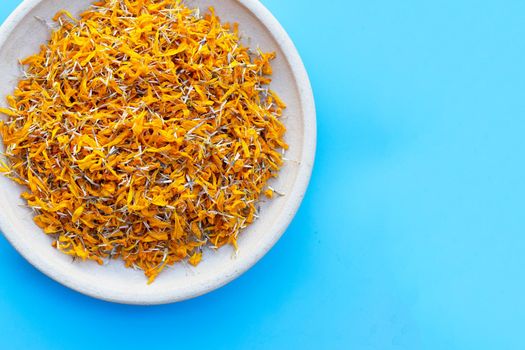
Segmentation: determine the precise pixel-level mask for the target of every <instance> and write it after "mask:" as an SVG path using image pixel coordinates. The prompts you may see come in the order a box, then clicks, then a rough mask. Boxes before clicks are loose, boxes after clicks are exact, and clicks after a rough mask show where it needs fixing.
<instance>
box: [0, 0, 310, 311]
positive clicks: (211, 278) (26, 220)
mask: <svg viewBox="0 0 525 350" xmlns="http://www.w3.org/2000/svg"><path fill="white" fill-rule="evenodd" d="M90 3H91V2H90V1H88V0H26V1H25V2H24V3H23V4H22V5H21V7H20V8H19V9H18V10H17V12H16V13H15V14H14V15H13V16H11V18H10V19H9V20H8V21H7V22H6V23H5V24H4V26H3V28H2V30H1V31H0V76H2V77H3V84H0V104H1V105H3V106H4V105H5V102H4V101H5V97H6V95H8V94H10V93H11V92H12V91H13V89H14V87H15V85H16V84H17V81H18V79H19V78H20V77H21V67H20V66H19V64H18V60H19V59H22V58H24V57H26V56H28V55H31V54H34V53H36V52H38V50H39V46H40V45H42V44H44V43H45V42H46V40H48V38H49V36H50V29H49V28H48V27H47V26H46V25H45V23H44V21H42V20H45V21H48V22H50V23H51V22H52V21H51V18H52V17H53V15H54V14H55V13H56V12H57V11H58V10H60V9H67V10H69V11H70V12H71V13H73V14H78V13H80V12H82V11H83V10H85V9H86V8H88V6H89V5H90ZM186 3H187V4H188V5H189V6H192V7H199V8H200V9H201V11H206V9H207V8H208V7H209V6H213V7H214V8H215V10H216V12H217V13H218V15H219V16H220V17H221V19H222V20H223V21H229V22H238V23H239V26H240V31H241V33H242V35H243V38H244V40H245V41H246V43H247V44H249V45H250V46H252V47H257V46H259V47H260V48H261V49H262V50H263V51H275V52H276V53H277V59H276V60H275V61H274V62H273V67H274V78H273V79H274V80H273V83H272V86H271V88H272V89H273V90H275V91H276V92H277V93H278V94H279V95H280V96H281V97H282V99H283V100H284V101H285V102H286V103H287V105H288V108H287V109H286V110H285V115H284V123H285V124H286V126H287V128H288V132H287V135H286V139H287V142H288V143H289V145H290V149H289V151H287V154H286V158H287V159H288V161H287V162H286V164H285V166H284V167H283V169H282V171H281V172H280V175H279V177H278V178H277V179H275V180H274V181H273V183H272V186H273V187H274V188H276V189H277V190H278V191H280V192H283V193H284V194H285V195H284V196H282V197H277V198H275V199H274V200H272V201H265V200H264V199H263V200H262V202H261V214H260V218H259V219H258V220H257V221H256V222H255V223H254V224H253V225H251V226H250V227H249V228H248V229H246V230H244V231H243V232H242V233H241V235H240V239H239V250H238V252H234V250H233V249H232V248H231V247H223V248H221V249H219V250H217V251H211V250H210V251H207V252H206V253H205V254H204V257H203V261H202V263H201V264H200V265H199V266H198V267H196V268H194V267H190V266H189V265H187V264H184V263H181V264H176V265H174V266H172V267H170V268H167V269H165V270H164V271H163V273H161V274H160V276H159V277H158V278H157V280H156V281H155V283H153V284H151V285H147V284H146V278H145V277H144V276H143V273H142V271H135V270H132V269H126V268H124V266H123V264H122V263H121V262H120V261H111V262H110V263H109V264H107V265H105V266H99V265H97V264H95V263H92V262H73V261H72V259H71V258H70V257H68V256H66V255H64V254H62V253H60V252H59V251H57V250H55V249H54V248H52V247H51V241H52V240H51V238H50V237H48V236H46V235H45V234H44V233H43V232H42V231H41V230H40V229H39V228H38V227H37V226H36V225H35V224H34V223H33V221H32V216H33V214H32V212H31V210H29V209H28V208H26V207H25V206H24V201H23V200H22V199H21V198H20V193H21V192H22V191H23V188H21V187H20V186H17V185H15V184H14V183H13V182H11V181H10V180H8V179H6V178H4V177H1V176H0V198H1V200H0V227H1V230H2V231H3V232H4V234H5V235H6V237H7V238H8V239H9V241H10V242H11V243H12V244H13V245H14V246H15V248H16V249H17V250H18V251H19V252H20V253H21V254H22V255H23V256H24V257H25V258H26V259H27V260H29V261H30V262H31V263H32V264H33V265H35V266H36V267H37V268H38V269H40V270H41V271H42V272H44V273H46V274H47V275H49V276H50V277H52V278H54V279H56V280H57V281H59V282H61V283H63V284H65V285H67V286H69V287H71V288H73V289H76V290H78V291H80V292H83V293H85V294H88V295H91V296H94V297H98V298H101V299H105V300H110V301H116V302H124V303H135V304H154V303H165V302H172V301H178V300H182V299H186V298H189V297H193V296H197V295H200V294H203V293H206V292H208V291H210V290H213V289H215V288H217V287H219V286H221V285H223V284H225V283H227V282H229V281H230V280H232V279H233V278H235V277H236V276H238V275H239V274H241V273H242V272H244V271H245V270H246V269H248V268H249V267H250V266H252V265H253V264H254V263H255V262H256V261H257V260H258V259H260V258H261V257H262V256H263V255H264V254H265V253H266V252H267V251H268V250H269V249H270V248H271V247H272V246H273V244H274V243H275V242H276V241H277V240H278V239H279V237H280V236H281V234H282V233H283V232H284V230H285V229H286V227H287V225H288V224H289V222H290V221H291V219H292V217H293V215H294V214H295V212H296V210H297V208H298V206H299V203H300V201H301V199H302V196H303V195H304V191H305V189H306V185H307V182H308V178H309V174H310V170H311V167H312V159H313V151H314V145H315V131H314V130H315V124H312V120H313V119H312V118H314V117H313V116H312V114H313V107H312V108H310V109H309V110H305V107H304V106H305V105H307V106H310V107H311V106H313V102H311V103H310V105H309V104H308V102H309V99H311V90H310V86H309V84H308V79H307V77H306V74H303V73H304V72H303V70H304V68H303V67H302V63H301V61H300V59H299V57H298V56H297V53H296V51H295V49H294V47H293V44H292V43H291V41H290V40H289V39H288V37H287V36H286V34H285V33H284V31H283V30H282V29H281V27H280V26H279V24H278V23H277V22H276V21H275V19H273V17H272V16H271V15H270V14H269V12H267V10H266V9H264V7H262V5H260V4H259V3H258V1H256V0H253V1H252V0H248V1H237V0H220V1H217V0H215V1H213V0H195V1H187V2H186ZM302 75H304V76H302ZM301 79H302V80H301ZM305 101H306V102H305ZM306 114H308V115H306ZM307 124H309V125H307ZM308 128H309V129H308ZM312 132H313V137H312ZM308 133H309V134H310V136H308V135H306V134H308ZM0 151H3V145H1V146H0Z"/></svg>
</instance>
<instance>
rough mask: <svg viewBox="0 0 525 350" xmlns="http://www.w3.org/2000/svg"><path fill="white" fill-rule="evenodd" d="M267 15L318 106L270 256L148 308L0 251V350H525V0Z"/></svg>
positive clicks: (354, 6) (284, 5) (294, 0)
mask: <svg viewBox="0 0 525 350" xmlns="http://www.w3.org/2000/svg"><path fill="white" fill-rule="evenodd" d="M19 2H20V1H19V0H2V4H0V8H1V9H0V17H1V19H2V20H3V19H5V17H7V15H8V14H9V13H10V12H11V11H12V10H13V9H14V8H15V6H16V5H17V4H18V3H19ZM263 2H264V4H265V5H267V6H268V7H269V8H270V10H271V11H272V12H273V13H274V14H275V15H276V17H277V18H278V19H279V20H280V21H281V22H282V24H283V25H284V27H285V28H286V29H287V30H288V32H289V33H290V35H291V36H292V38H293V39H294V41H295V42H296V44H297V46H298V49H299V51H300V52H301V54H302V57H303V59H304V61H305V64H306V66H307V68H308V71H309V73H310V76H311V79H312V84H313V87H314V90H315V95H316V102H317V107H318V127H319V146H318V155H317V163H316V167H315V170H314V174H313V178H312V183H311V186H310V188H309V191H308V194H307V197H306V199H305V201H304V203H303V205H302V207H301V209H300V211H299V213H298V215H297V217H296V218H295V220H294V222H293V224H292V225H291V227H290V228H289V230H288V231H287V232H286V234H285V235H284V236H283V238H282V239H281V240H280V242H279V243H278V244H277V245H276V247H275V248H274V249H273V250H272V251H271V252H270V253H269V254H268V255H267V256H266V257H265V258H264V259H263V260H262V261H261V262H260V263H259V264H257V265H256V266H255V267H254V268H253V269H252V270H250V271H249V272H248V273H246V274H245V275H244V276H242V277H241V278H239V279H238V280H236V281H234V282H233V283H231V284H229V285H228V286H226V287H224V288H222V289H220V290H218V291H216V292H213V293H211V294H208V295H206V296H203V297H200V298H197V299H195V300H190V301H187V302H183V303H179V304H174V305H167V306H158V307H148V308H145V307H133V306H124V305H113V304H109V303H106V302H102V301H98V300H94V299H91V298H89V297H85V296H82V295H80V294H77V293H75V292H73V291H70V290H68V289H66V288H64V287H62V286H60V285H58V284H57V283H55V282H53V281H52V280H50V279H48V278H47V277H45V276H43V275H42V274H41V273H39V272H38V271H36V270H35V269H34V268H32V267H31V266H30V265H29V264H28V263H26V262H25V261H24V260H23V259H22V258H21V257H20V256H19V255H18V254H17V253H16V252H15V251H14V250H13V248H11V246H10V245H9V244H8V243H7V242H6V241H5V240H4V239H3V238H1V239H0V280H1V286H0V348H2V349H28V348H32V349H72V348H73V347H74V348H76V349H84V348H86V349H88V348H90V346H89V345H90V344H92V342H93V341H94V340H95V339H97V340H98V344H101V346H100V347H99V348H105V347H108V348H109V347H110V346H112V347H114V348H137V347H143V348H146V346H147V349H154V348H159V349H160V348H163V349H175V348H192V349H195V348H210V349H215V348H217V349H292V348H299V347H300V348H303V349H315V348H327V349H365V350H368V349H449V350H453V349H498V350H501V349H525V337H524V336H523V326H524V324H525V297H524V296H525V277H524V275H525V271H524V266H525V254H524V251H525V249H524V248H525V232H524V231H525V221H524V218H525V216H524V210H525V165H524V158H525V142H524V135H525V59H524V54H525V2H523V1H511V0H505V1H495V0H494V1H469V0H463V1H457V0H441V1H421V0H411V1H410V0H404V1H403V0H401V1H388V0H366V1H364V0H361V1H343V0H331V1H325V2H322V4H319V3H318V2H314V1H306V2H305V1H304V0H302V1H301V0H286V1H280V0H264V1H263ZM2 200H8V199H2Z"/></svg>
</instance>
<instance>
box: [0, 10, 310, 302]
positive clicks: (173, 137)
mask: <svg viewBox="0 0 525 350" xmlns="http://www.w3.org/2000/svg"><path fill="white" fill-rule="evenodd" d="M0 75H1V76H2V78H3V83H2V84H1V85H0V198H1V201H0V230H1V231H2V233H3V234H4V235H5V237H6V238H7V239H8V241H9V242H10V243H11V244H12V245H13V246H14V247H15V249H16V250H17V251H18V252H19V253H20V254H21V255H22V256H23V257H24V258H25V259H26V260H27V261H29V263H31V264H32V265H34V266H35V267H36V268H38V269H39V270H40V271H41V272H43V273H44V274H46V275H47V276H49V277H50V278H52V279H54V280H56V281H58V282H59V283H61V284H63V285H65V286H67V287H70V288H72V289H74V290H76V291H79V292H81V293H84V294H87V295H89V296H92V297H95V298H99V299H103V300H107V301H111V302H118V303H127V304H142V305H147V304H162V303H171V302H176V301H181V300H185V299H188V298H192V297H196V296H199V295H202V294H205V293H207V292H210V291H212V290H214V289H216V288H219V287H221V286H223V285H225V284H226V283H228V282H230V281H232V280H233V279H235V278H236V277H238V276H239V275H241V274H242V273H243V272H245V271H246V270H248V269H249V268H250V267H252V266H253V265H254V264H255V263H256V262H257V261H258V260H259V259H261V258H262V257H263V256H264V255H265V254H266V253H267V252H268V251H269V250H270V249H271V248H272V246H273V245H274V244H275V243H276V242H277V241H278V239H279V238H280V237H281V235H282V234H283V233H284V232H285V230H286V228H287V227H288V225H289V224H290V222H291V220H292V219H293V217H294V215H295V213H296V211H297V210H298V208H299V206H300V203H301V201H302V199H303V197H304V194H305V192H306V189H307V186H308V182H309V179H310V174H311V171H312V168H313V162H314V155H315V145H316V121H315V119H316V117H315V106H314V99H313V94H312V90H311V87H310V83H309V80H308V76H307V73H306V70H305V68H304V65H303V63H302V61H301V58H300V57H299V55H298V53H297V51H296V49H295V47H294V45H293V43H292V41H291V40H290V38H289V37H288V35H287V34H286V32H285V31H284V29H283V28H282V27H281V25H280V24H279V22H278V21H277V20H276V19H275V18H274V17H273V16H272V15H271V13H270V12H269V11H268V10H267V9H266V8H265V7H264V6H263V5H262V4H261V3H260V2H259V1H257V0H221V1H212V0H208V1H206V0H202V1H178V0H99V1H95V2H91V1H87V0H53V1H51V0H26V1H24V2H22V4H21V5H20V6H19V7H18V9H16V10H15V12H14V13H13V14H12V15H11V16H10V17H9V18H8V19H7V20H6V21H5V23H4V24H3V25H2V27H1V29H0ZM282 259H283V260H284V259H286V257H285V256H283V257H282ZM283 263H284V262H283Z"/></svg>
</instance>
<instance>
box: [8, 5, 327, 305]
mask: <svg viewBox="0 0 525 350" xmlns="http://www.w3.org/2000/svg"><path fill="white" fill-rule="evenodd" d="M43 1H45V0H23V1H22V3H21V4H20V5H18V7H17V8H16V9H15V10H14V11H13V12H12V13H11V14H10V15H9V17H8V18H7V19H6V20H5V21H4V23H3V24H2V25H1V26H0V47H3V46H4V45H5V43H6V41H7V40H8V39H9V37H10V35H11V34H12V32H13V31H14V29H15V28H16V26H17V25H18V24H19V23H20V22H21V21H22V20H23V19H24V18H25V17H26V16H27V15H28V14H29V13H30V11H31V10H32V9H33V8H34V7H36V6H37V5H38V4H40V3H41V2H43ZM235 1H236V2H237V3H239V4H240V5H241V6H243V7H245V8H246V9H247V10H248V11H249V12H251V13H252V14H253V15H254V16H255V17H256V18H257V19H258V20H259V21H260V22H261V23H262V24H263V25H264V27H266V29H267V30H268V31H269V33H270V34H271V36H272V37H273V38H274V40H275V41H276V43H277V45H278V46H279V48H280V49H281V50H282V52H283V54H284V57H285V59H286V61H287V63H288V65H289V67H290V69H291V71H292V74H293V76H294V78H295V81H296V84H297V88H298V91H299V97H300V107H301V109H302V112H303V113H302V114H303V117H304V126H305V127H304V131H303V137H304V142H303V149H302V157H301V160H300V165H299V170H298V173H297V178H296V179H295V183H294V185H293V190H292V192H290V193H289V194H288V196H287V197H288V199H287V202H286V204H285V207H284V210H285V211H286V214H287V215H280V216H279V218H278V221H277V222H274V227H275V230H274V232H272V233H271V234H268V235H267V237H266V239H265V242H264V243H265V244H263V245H261V246H259V247H258V248H257V251H255V252H254V253H253V254H251V255H250V256H249V257H248V258H246V259H245V260H244V262H243V263H242V265H239V264H235V265H232V266H231V267H229V268H228V270H227V271H224V273H223V274H222V275H220V276H218V277H217V278H214V279H211V280H209V281H206V282H203V283H201V284H199V285H197V286H196V287H195V288H193V289H187V290H179V291H177V290H176V289H174V290H171V292H168V293H165V294H163V295H159V296H148V295H141V296H134V297H131V296H130V295H120V294H119V293H118V292H112V291H111V290H109V289H103V288H93V287H92V286H89V285H88V284H87V283H85V282H84V283H83V282H82V280H80V279H75V278H74V276H68V275H66V274H65V273H63V272H61V271H59V270H57V269H56V268H54V266H53V265H51V264H50V263H48V262H46V261H45V260H43V259H39V258H38V257H36V256H35V255H33V254H31V251H30V250H31V249H30V248H29V247H28V246H26V245H24V244H23V242H22V241H21V240H20V239H19V238H18V237H17V234H16V232H15V230H14V229H12V228H11V227H9V226H8V225H5V223H3V219H2V217H1V216H0V232H2V233H3V235H4V236H5V237H6V239H7V240H8V241H9V243H10V244H11V245H12V246H13V247H14V248H15V249H16V250H17V251H18V252H19V253H20V254H21V255H22V256H23V257H24V258H25V259H26V260H27V261H28V262H29V263H30V264H31V265H33V266H34V267H36V268H37V269H38V270H39V271H40V272H42V273H43V274H45V275H47V276H48V277H50V278H51V279H53V280H55V281H56V282H58V283H60V284H62V285H64V286H66V287H68V288H70V289H73V290H75V291H77V292H79V293H82V294H84V295H87V296H90V297H93V298H96V299H101V300H105V301H109V302H115V303H120V304H134V305H159V304H168V303H174V302H179V301H183V300H187V299H192V298H195V297H198V296H200V295H203V294H206V293H209V292H211V291H213V290H216V289H218V288H220V287H222V286H224V285H226V284H228V283H229V282H231V281H233V280H234V279H236V278H238V277H239V276H241V275H242V274H243V273H245V272H246V271H247V270H249V269H250V268H251V267H252V266H254V265H255V264H256V263H257V262H258V261H259V260H260V259H261V258H262V257H263V256H264V255H266V253H268V251H269V250H270V249H271V248H272V247H273V246H274V245H275V244H276V243H277V241H278V240H279V238H280V237H281V236H282V235H283V234H284V232H285V231H286V229H287V228H288V226H289V225H290V223H291V221H292V219H293V218H294V216H295V214H296V213H297V211H298V210H299V207H300V204H301V202H302V200H303V198H304V196H305V194H306V190H307V188H308V184H309V182H310V178H311V175H312V170H313V165H314V160H315V154H316V144H317V126H316V107H315V101H314V95H313V91H312V87H311V83H310V79H309V77H308V73H307V71H306V68H305V66H304V64H303V61H302V59H301V57H300V55H299V52H298V51H297V49H296V47H295V45H294V43H293V41H292V39H291V38H290V37H289V35H288V34H287V33H286V31H285V30H284V28H283V27H282V26H281V24H280V23H279V21H278V20H277V19H276V18H275V17H274V16H273V15H272V13H271V12H270V11H269V10H268V9H267V8H266V7H265V6H264V5H263V4H262V3H261V2H260V1H258V0H235Z"/></svg>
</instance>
